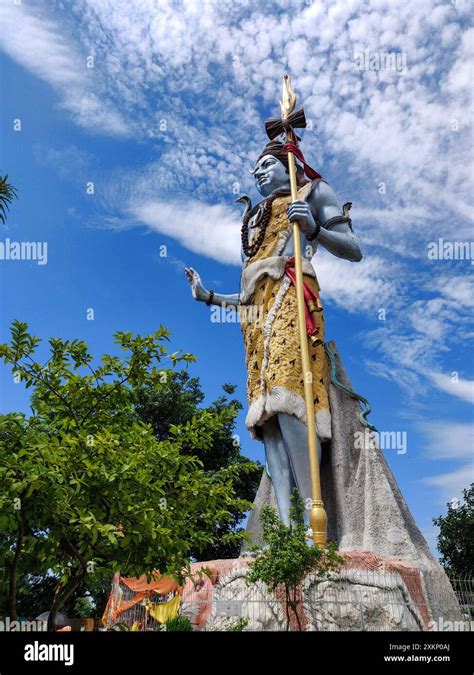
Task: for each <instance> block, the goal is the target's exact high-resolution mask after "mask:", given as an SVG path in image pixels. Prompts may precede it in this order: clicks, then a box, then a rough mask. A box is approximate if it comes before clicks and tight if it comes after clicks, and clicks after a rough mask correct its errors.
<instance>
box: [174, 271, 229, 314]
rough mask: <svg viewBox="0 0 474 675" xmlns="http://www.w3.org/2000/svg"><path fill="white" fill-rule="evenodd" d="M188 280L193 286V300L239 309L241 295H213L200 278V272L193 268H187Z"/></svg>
mask: <svg viewBox="0 0 474 675" xmlns="http://www.w3.org/2000/svg"><path fill="white" fill-rule="evenodd" d="M184 272H185V274H186V278H187V280H188V281H189V283H190V285H191V292H192V294H193V298H194V299H195V300H198V301H199V302H206V303H208V304H209V305H219V306H221V307H222V306H225V307H230V306H233V307H238V306H239V304H240V294H239V293H233V294H232V295H224V294H222V293H212V297H211V291H208V290H207V289H206V288H205V287H204V285H203V283H202V281H201V277H200V276H199V274H198V272H196V270H195V269H194V268H193V267H186V268H185V270H184Z"/></svg>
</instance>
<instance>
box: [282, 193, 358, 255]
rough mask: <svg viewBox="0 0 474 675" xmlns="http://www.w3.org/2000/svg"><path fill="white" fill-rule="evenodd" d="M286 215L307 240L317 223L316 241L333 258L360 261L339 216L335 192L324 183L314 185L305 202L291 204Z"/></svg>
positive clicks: (344, 221) (353, 238)
mask: <svg viewBox="0 0 474 675" xmlns="http://www.w3.org/2000/svg"><path fill="white" fill-rule="evenodd" d="M288 215H289V217H290V220H298V222H299V223H300V225H301V229H302V231H303V232H304V234H305V235H306V236H307V237H308V238H309V239H311V237H312V235H314V233H315V231H316V228H317V224H316V223H319V224H320V230H319V234H318V236H317V238H316V241H317V242H319V243H320V244H322V246H324V248H326V249H327V250H328V251H329V252H330V253H332V254H333V255H335V256H337V257H338V258H345V259H346V260H350V261H351V262H359V261H360V260H362V251H361V249H360V245H359V240H358V239H357V237H356V235H355V234H354V232H353V231H352V228H351V226H350V223H349V222H347V218H345V216H344V214H343V213H342V210H341V207H340V206H339V203H338V200H337V197H336V194H335V192H334V190H333V189H332V188H331V187H330V186H329V185H328V184H327V183H326V182H325V181H319V183H317V184H316V185H315V187H314V189H313V190H312V192H311V194H310V195H309V197H308V200H307V201H306V202H305V201H303V200H298V201H296V202H293V203H292V204H291V205H290V207H289V209H288Z"/></svg>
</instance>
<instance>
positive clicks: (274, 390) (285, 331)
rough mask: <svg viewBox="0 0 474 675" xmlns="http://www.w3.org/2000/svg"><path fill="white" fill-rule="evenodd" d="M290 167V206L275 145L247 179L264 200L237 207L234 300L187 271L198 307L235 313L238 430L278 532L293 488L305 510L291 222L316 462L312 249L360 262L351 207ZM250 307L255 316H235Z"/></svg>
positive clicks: (319, 410)
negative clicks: (259, 459) (238, 269)
mask: <svg viewBox="0 0 474 675" xmlns="http://www.w3.org/2000/svg"><path fill="white" fill-rule="evenodd" d="M297 158H298V160H299V163H297V173H296V176H297V185H298V199H297V200H296V201H293V202H292V200H291V195H290V179H289V165H288V152H287V149H286V148H285V146H284V144H283V143H281V142H280V141H279V140H272V141H270V142H269V143H268V144H267V145H266V146H265V148H264V150H263V152H262V153H261V154H260V156H259V157H258V159H257V161H256V163H255V166H254V168H253V169H252V170H251V173H252V174H253V177H254V180H255V186H256V188H257V190H258V192H259V193H260V194H261V196H262V200H261V201H260V202H259V203H258V204H257V205H256V206H252V203H251V200H250V198H249V197H247V196H243V197H239V199H238V200H237V201H239V202H242V203H244V204H245V211H244V215H243V224H242V251H241V258H242V265H243V267H242V274H241V283H240V292H239V293H236V294H233V295H222V294H220V293H216V292H214V291H212V290H207V289H206V288H205V287H204V285H203V283H202V281H201V278H200V275H199V274H198V272H197V271H196V270H195V269H193V268H192V267H188V268H186V271H185V272H186V276H187V279H188V281H189V283H190V285H191V289H192V294H193V297H194V298H195V300H198V301H200V302H205V303H206V304H207V305H219V306H223V307H229V306H234V307H235V308H236V309H239V308H240V310H241V311H240V317H241V318H240V323H241V329H242V333H243V338H244V345H245V355H246V367H247V373H248V378H247V399H248V405H249V409H248V414H247V417H246V421H245V423H246V426H247V428H248V429H249V431H250V433H251V434H252V436H253V437H254V438H257V439H258V440H261V441H263V443H264V446H265V456H266V463H267V469H268V473H269V475H270V476H271V482H272V484H273V488H274V491H275V496H276V502H277V505H278V510H279V514H280V518H281V520H282V521H283V522H284V523H285V524H289V520H290V508H291V506H292V495H293V492H294V490H295V488H296V490H297V491H298V493H299V496H300V498H301V499H302V501H303V503H304V504H309V503H310V501H311V483H310V472H309V466H308V461H309V460H308V438H307V429H306V411H305V400H304V388H303V384H304V383H303V379H302V366H301V356H300V355H301V349H300V343H299V339H298V327H297V299H296V288H295V259H294V255H295V248H294V240H293V225H292V223H293V222H294V221H297V222H298V224H299V228H300V237H301V251H302V266H303V267H302V269H303V280H304V291H305V301H306V325H307V332H308V343H309V355H310V362H311V369H312V380H311V381H312V387H313V403H314V414H315V421H316V430H317V445H318V454H319V461H321V443H322V442H325V441H328V440H330V439H331V411H330V406H329V395H328V392H329V379H330V377H329V363H328V356H327V353H326V350H325V346H324V317H323V312H322V305H321V302H320V298H319V290H320V289H319V284H318V281H317V277H316V271H315V269H314V267H313V265H312V263H311V260H312V259H313V256H314V254H315V253H316V250H317V248H318V246H319V244H321V246H323V247H324V248H325V249H326V250H327V251H329V252H330V253H332V254H333V255H335V256H337V257H338V258H344V259H346V260H349V261H351V262H359V261H360V260H361V259H362V252H361V249H360V245H359V242H358V239H357V237H356V235H355V234H354V232H353V230H352V222H351V218H350V217H349V209H350V206H351V204H350V202H348V203H347V204H345V205H344V206H343V208H342V209H341V207H340V206H339V203H338V200H337V197H336V195H335V193H334V191H333V190H332V188H331V187H330V186H329V185H328V183H327V181H326V180H325V179H324V178H323V177H322V176H321V175H320V174H319V173H317V172H316V171H315V170H314V169H312V168H311V167H310V166H308V165H307V164H306V161H305V160H304V157H303V155H302V153H299V154H298V155H297ZM248 307H252V308H258V310H259V311H258V312H254V313H252V312H243V311H242V309H243V308H248ZM252 317H253V318H252ZM257 317H258V320H257ZM305 522H307V523H308V510H307V509H305Z"/></svg>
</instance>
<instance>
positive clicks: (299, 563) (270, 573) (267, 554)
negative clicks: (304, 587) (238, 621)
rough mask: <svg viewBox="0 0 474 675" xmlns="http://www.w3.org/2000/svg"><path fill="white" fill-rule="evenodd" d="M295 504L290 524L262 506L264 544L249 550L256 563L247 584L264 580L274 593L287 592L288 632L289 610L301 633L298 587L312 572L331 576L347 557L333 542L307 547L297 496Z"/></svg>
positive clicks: (250, 566) (253, 564)
mask: <svg viewBox="0 0 474 675" xmlns="http://www.w3.org/2000/svg"><path fill="white" fill-rule="evenodd" d="M293 501H294V506H293V507H292V508H291V509H290V523H289V525H285V524H284V523H283V521H281V520H280V518H279V517H278V514H277V513H276V511H275V509H274V508H272V507H271V506H263V507H262V510H261V512H260V522H261V525H262V545H261V546H254V547H252V548H251V549H250V552H251V554H252V555H253V556H254V560H252V562H251V563H250V565H249V572H248V574H247V583H255V582H257V581H263V582H264V583H265V584H267V586H268V587H269V589H270V590H272V591H275V590H277V589H279V588H282V589H284V593H285V604H286V616H287V630H288V629H289V626H290V611H292V612H293V614H294V616H295V618H296V622H297V625H298V627H299V629H300V630H301V623H300V619H299V615H298V611H297V609H298V602H299V600H298V587H299V585H300V584H301V583H302V581H303V580H304V578H305V576H306V575H307V574H309V573H310V572H312V573H315V574H318V575H319V576H321V577H326V576H328V575H329V573H330V572H331V571H334V570H337V569H338V568H339V567H340V565H341V564H342V563H343V562H344V558H343V557H341V556H340V555H338V554H337V546H336V544H335V543H333V542H329V544H328V545H327V547H325V548H322V547H320V546H316V545H308V539H307V536H306V530H307V526H306V525H305V523H304V521H303V505H302V503H301V500H300V499H298V498H297V496H296V495H295V497H294V500H293Z"/></svg>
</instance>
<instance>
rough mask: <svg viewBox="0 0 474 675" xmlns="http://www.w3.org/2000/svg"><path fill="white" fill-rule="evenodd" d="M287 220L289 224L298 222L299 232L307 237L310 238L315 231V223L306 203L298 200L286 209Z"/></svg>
mask: <svg viewBox="0 0 474 675" xmlns="http://www.w3.org/2000/svg"><path fill="white" fill-rule="evenodd" d="M288 219H289V220H290V222H293V221H295V220H297V221H298V224H299V226H300V230H301V231H302V232H303V234H305V235H306V236H307V237H310V236H311V235H312V234H313V233H314V232H315V231H316V223H315V222H314V218H313V214H312V213H311V209H310V206H309V204H308V202H305V201H303V200H302V199H298V200H297V201H294V202H292V203H291V204H290V206H289V207H288Z"/></svg>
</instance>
